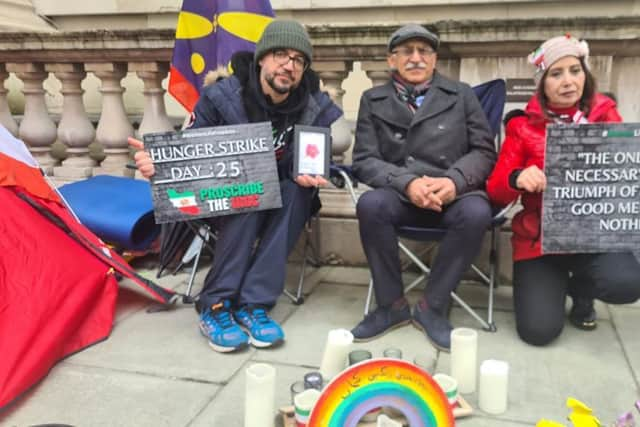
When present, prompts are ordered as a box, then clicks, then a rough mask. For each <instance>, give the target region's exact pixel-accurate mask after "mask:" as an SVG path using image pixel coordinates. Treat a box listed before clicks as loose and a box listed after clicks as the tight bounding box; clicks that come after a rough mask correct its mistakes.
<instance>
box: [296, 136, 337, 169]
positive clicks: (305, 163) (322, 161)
mask: <svg viewBox="0 0 640 427" xmlns="http://www.w3.org/2000/svg"><path fill="white" fill-rule="evenodd" d="M293 144H294V146H293V155H294V157H293V176H294V177H297V176H299V175H315V176H323V177H325V178H329V161H330V159H331V129H329V128H323V127H316V126H302V125H296V126H295V127H294V137H293Z"/></svg>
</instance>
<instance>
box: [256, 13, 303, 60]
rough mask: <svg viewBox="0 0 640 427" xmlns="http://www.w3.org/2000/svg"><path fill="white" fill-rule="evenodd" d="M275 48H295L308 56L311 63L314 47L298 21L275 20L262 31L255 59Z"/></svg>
mask: <svg viewBox="0 0 640 427" xmlns="http://www.w3.org/2000/svg"><path fill="white" fill-rule="evenodd" d="M275 49H295V50H297V51H300V52H302V53H303V54H304V56H306V58H307V62H308V63H309V64H310V63H311V58H312V56H313V47H312V46H311V40H310V39H309V34H308V33H307V30H305V29H304V27H303V26H302V25H301V24H300V23H298V22H296V21H286V20H279V19H276V20H273V21H271V23H270V24H269V25H267V27H266V28H265V29H264V33H262V37H260V40H258V43H256V51H255V53H254V54H253V59H254V60H255V62H256V63H257V62H258V60H260V58H262V57H263V56H264V55H265V54H266V53H268V52H270V51H272V50H275Z"/></svg>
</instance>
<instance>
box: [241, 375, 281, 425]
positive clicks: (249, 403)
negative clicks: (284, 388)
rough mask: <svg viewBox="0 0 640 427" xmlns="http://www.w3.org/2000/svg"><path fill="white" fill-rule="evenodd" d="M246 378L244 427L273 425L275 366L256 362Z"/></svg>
mask: <svg viewBox="0 0 640 427" xmlns="http://www.w3.org/2000/svg"><path fill="white" fill-rule="evenodd" d="M245 378H246V387H245V394H244V398H245V401H244V427H267V426H270V427H272V426H273V420H274V418H275V417H274V415H275V394H276V387H275V386H276V370H275V368H274V367H273V366H271V365H267V364H266V363H255V364H253V365H251V366H249V367H248V368H247V370H246V371H245Z"/></svg>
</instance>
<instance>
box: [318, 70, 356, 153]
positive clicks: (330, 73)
mask: <svg viewBox="0 0 640 427" xmlns="http://www.w3.org/2000/svg"><path fill="white" fill-rule="evenodd" d="M313 68H314V70H315V71H316V72H317V73H318V75H319V76H320V78H321V79H322V82H323V84H324V89H325V90H326V91H327V92H328V93H329V95H331V98H332V99H333V101H334V102H335V103H336V104H338V106H340V107H341V108H342V97H343V96H344V93H345V91H344V89H342V82H343V81H344V79H346V78H347V76H348V75H349V69H348V68H347V63H346V62H344V61H332V62H316V63H314V66H313ZM331 136H332V144H331V154H332V158H333V160H334V161H335V162H336V163H343V162H344V153H345V152H346V151H347V150H348V149H349V147H350V146H351V129H350V128H349V125H348V123H347V122H346V120H345V119H344V117H342V118H341V119H340V120H338V121H336V122H335V123H334V124H333V125H332V126H331Z"/></svg>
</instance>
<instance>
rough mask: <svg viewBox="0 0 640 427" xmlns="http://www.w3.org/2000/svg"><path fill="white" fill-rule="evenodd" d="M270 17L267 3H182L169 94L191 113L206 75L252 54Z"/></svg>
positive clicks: (262, 0) (216, 0) (235, 0)
mask: <svg viewBox="0 0 640 427" xmlns="http://www.w3.org/2000/svg"><path fill="white" fill-rule="evenodd" d="M273 16H274V14H273V9H271V4H270V3H269V0H184V1H183V3H182V10H181V11H180V14H179V15H178V25H177V27H176V41H175V45H174V48H173V58H172V59H171V72H170V75H169V86H168V89H169V93H170V94H171V95H173V97H174V98H175V99H176V100H177V101H178V102H179V103H180V104H182V106H183V107H185V108H186V109H187V110H188V111H190V112H191V111H193V108H194V107H195V105H196V102H197V101H198V97H199V96H200V89H201V88H202V86H203V81H204V76H205V75H206V74H207V72H208V71H209V70H214V69H216V68H217V67H218V66H220V65H222V66H226V65H227V64H228V62H229V60H230V59H231V55H232V54H233V53H234V52H237V51H240V50H248V51H253V50H254V49H255V43H256V41H257V40H258V39H259V38H260V36H261V35H262V32H263V31H264V28H265V27H266V26H267V24H268V23H269V22H271V20H272V19H273V18H272V17H273Z"/></svg>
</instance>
